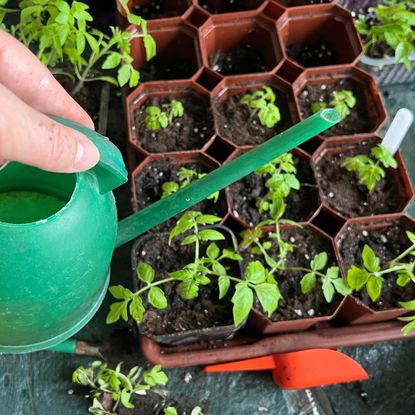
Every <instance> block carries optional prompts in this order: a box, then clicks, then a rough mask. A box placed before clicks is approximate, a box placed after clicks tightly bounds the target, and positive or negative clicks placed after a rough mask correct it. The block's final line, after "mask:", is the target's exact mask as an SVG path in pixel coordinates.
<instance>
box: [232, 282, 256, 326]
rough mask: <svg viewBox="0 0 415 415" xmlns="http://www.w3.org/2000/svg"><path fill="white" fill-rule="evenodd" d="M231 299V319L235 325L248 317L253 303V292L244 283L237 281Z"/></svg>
mask: <svg viewBox="0 0 415 415" xmlns="http://www.w3.org/2000/svg"><path fill="white" fill-rule="evenodd" d="M231 301H232V303H233V321H234V325H235V326H236V327H237V326H239V325H240V324H241V323H242V322H243V321H244V320H245V319H246V318H247V317H248V314H249V312H250V311H251V309H252V306H253V305H254V293H253V291H252V290H251V289H250V288H249V287H248V286H247V285H246V283H238V284H236V287H235V293H234V295H233V297H232V300H231Z"/></svg>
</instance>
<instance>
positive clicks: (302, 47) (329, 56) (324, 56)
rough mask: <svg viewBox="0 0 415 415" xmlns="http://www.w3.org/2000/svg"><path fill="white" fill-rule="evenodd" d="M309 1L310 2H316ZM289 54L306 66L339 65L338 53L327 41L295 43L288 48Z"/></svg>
mask: <svg viewBox="0 0 415 415" xmlns="http://www.w3.org/2000/svg"><path fill="white" fill-rule="evenodd" d="M316 3H317V2H315V3H308V4H316ZM287 54H288V56H289V57H290V58H291V59H292V60H293V61H295V62H298V63H299V64H300V65H302V66H304V67H305V68H311V67H315V66H327V65H337V64H338V63H339V61H338V58H337V53H336V51H335V49H334V48H333V47H331V46H330V45H329V44H328V43H326V42H321V41H320V42H318V43H302V44H298V43H296V44H294V45H291V46H289V47H288V48H287Z"/></svg>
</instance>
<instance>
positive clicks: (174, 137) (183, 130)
mask: <svg viewBox="0 0 415 415" xmlns="http://www.w3.org/2000/svg"><path fill="white" fill-rule="evenodd" d="M172 99H176V100H180V101H181V102H182V104H183V106H184V115H183V117H180V118H174V119H173V121H172V122H171V124H170V125H169V126H168V127H167V128H160V129H158V130H155V131H151V130H149V129H148V128H147V126H146V121H145V119H146V115H147V114H146V108H147V107H149V106H151V105H156V106H158V107H160V108H162V107H163V105H166V104H169V103H170V101H171V100H172ZM134 117H135V125H136V126H137V131H136V133H137V142H138V143H139V144H140V145H141V146H142V147H143V148H144V149H145V150H147V151H149V152H151V153H163V152H169V151H185V150H198V149H201V148H202V147H203V145H204V144H206V142H207V141H208V140H209V139H210V138H211V137H212V136H213V134H214V128H213V116H212V113H211V111H210V100H209V97H207V96H204V95H198V94H196V93H195V92H193V91H192V90H188V91H185V92H184V93H183V95H182V96H181V97H169V96H162V97H151V98H150V99H148V100H147V101H146V102H145V105H142V106H140V107H139V108H137V110H136V111H135V114H134Z"/></svg>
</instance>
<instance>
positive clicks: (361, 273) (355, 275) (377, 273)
mask: <svg viewBox="0 0 415 415" xmlns="http://www.w3.org/2000/svg"><path fill="white" fill-rule="evenodd" d="M406 235H407V237H408V239H409V241H410V242H411V245H410V246H409V248H407V249H406V250H405V251H404V252H402V253H401V254H399V255H398V256H397V257H396V258H394V259H392V260H391V261H389V262H388V263H387V264H386V265H385V266H384V267H381V264H380V259H379V258H378V257H377V256H376V254H375V252H374V251H373V249H372V248H371V247H370V246H369V245H365V246H364V248H363V251H362V254H361V256H362V261H363V266H362V267H357V266H356V265H353V266H352V267H351V268H350V269H349V270H348V271H347V282H348V284H349V286H350V288H352V289H353V290H355V291H360V290H361V289H362V288H363V287H366V290H367V293H368V294H369V297H370V299H371V300H372V301H373V302H375V301H376V300H377V299H378V298H379V297H380V296H381V294H382V286H383V282H384V275H386V274H390V273H396V274H397V275H398V278H397V280H396V283H397V284H398V285H399V286H400V287H404V286H406V285H407V284H408V283H409V282H410V281H412V282H415V275H414V267H415V260H414V259H413V258H412V257H413V256H414V255H415V234H414V233H412V232H410V231H406ZM409 259H411V260H409ZM408 260H409V261H408Z"/></svg>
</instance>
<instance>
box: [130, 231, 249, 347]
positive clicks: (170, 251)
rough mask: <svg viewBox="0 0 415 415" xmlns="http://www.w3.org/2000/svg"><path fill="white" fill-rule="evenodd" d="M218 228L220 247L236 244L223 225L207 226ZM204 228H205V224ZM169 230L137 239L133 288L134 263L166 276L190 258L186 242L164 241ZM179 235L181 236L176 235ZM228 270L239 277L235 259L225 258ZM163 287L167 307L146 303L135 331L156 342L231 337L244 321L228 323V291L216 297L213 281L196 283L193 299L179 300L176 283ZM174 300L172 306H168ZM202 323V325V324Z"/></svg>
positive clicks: (239, 272)
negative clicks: (184, 243)
mask: <svg viewBox="0 0 415 415" xmlns="http://www.w3.org/2000/svg"><path fill="white" fill-rule="evenodd" d="M208 228H209V229H210V228H214V229H217V230H219V231H220V232H222V233H223V234H224V235H225V237H226V241H218V242H217V244H218V246H220V247H230V248H232V249H235V250H236V248H237V244H236V239H235V236H234V235H233V234H232V232H231V231H230V230H229V229H227V228H225V227H224V226H219V225H218V226H214V227H208ZM205 229H206V228H205ZM168 237H169V233H168V232H166V233H154V234H148V235H144V236H142V237H141V238H139V239H137V240H136V242H135V243H134V245H133V247H132V250H131V263H132V271H133V287H134V291H137V290H138V288H139V284H140V282H139V280H138V278H137V276H136V272H135V270H136V267H137V264H138V262H139V261H145V262H147V263H149V264H150V265H152V266H153V268H154V270H155V274H156V279H157V277H158V276H160V277H163V276H166V275H167V274H168V273H169V272H173V271H176V270H178V269H181V267H183V266H184V265H186V264H187V263H190V262H191V261H192V260H193V253H192V252H191V249H189V246H188V245H187V246H181V245H180V242H177V241H176V242H174V241H173V243H172V244H171V245H169V244H168ZM176 239H182V238H176ZM226 265H228V266H230V270H229V272H230V273H233V275H235V276H237V277H238V278H240V276H241V270H240V264H239V262H237V261H230V260H228V261H227V264H226ZM162 288H163V291H164V292H165V294H166V297H167V299H168V304H169V306H168V308H166V309H163V310H157V309H155V308H152V307H151V306H148V307H146V308H147V310H146V312H145V313H144V319H143V321H142V323H141V324H139V325H138V326H137V328H138V332H139V333H140V334H142V335H143V336H146V337H148V338H150V339H152V340H154V341H156V342H157V343H159V344H166V345H179V344H186V343H192V342H197V343H200V342H204V343H207V344H209V342H211V341H214V340H226V339H230V338H232V336H233V335H234V334H235V332H236V331H237V330H239V329H240V328H241V327H242V326H243V325H244V324H245V322H243V323H241V325H240V326H238V327H235V326H234V325H233V324H232V321H233V316H232V303H231V302H230V298H231V293H228V295H227V296H226V297H225V298H224V299H223V300H218V293H219V291H218V288H217V281H215V280H213V279H212V282H211V283H210V284H209V285H206V286H202V285H201V286H200V287H199V296H198V297H197V298H195V299H193V300H182V299H181V297H180V296H179V295H178V292H177V283H176V282H173V283H169V284H166V285H163V287H162ZM172 304H174V307H172ZM204 323H205V324H206V326H205V327H203V324H204Z"/></svg>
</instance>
